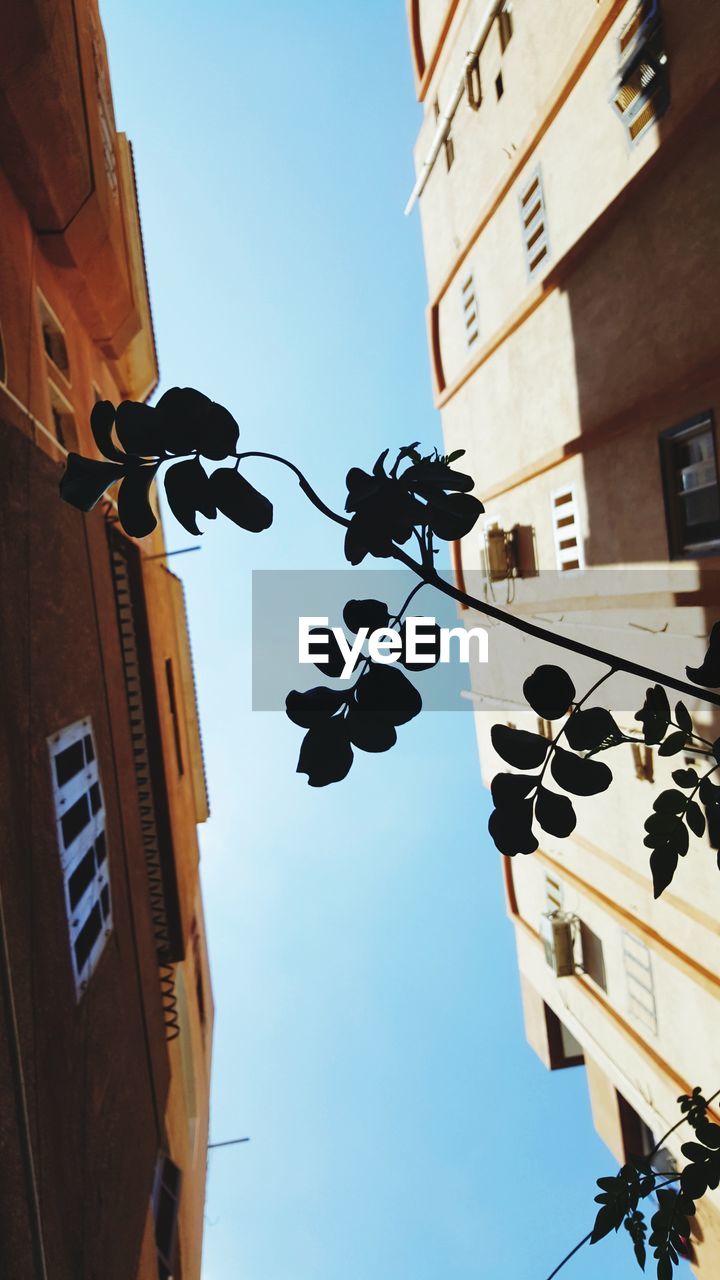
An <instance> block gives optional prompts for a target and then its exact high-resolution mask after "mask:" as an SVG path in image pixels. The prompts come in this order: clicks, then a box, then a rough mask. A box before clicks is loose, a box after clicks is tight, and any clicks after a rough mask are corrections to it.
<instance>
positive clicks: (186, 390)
mask: <svg viewBox="0 0 720 1280" xmlns="http://www.w3.org/2000/svg"><path fill="white" fill-rule="evenodd" d="M155 412H156V414H157V416H158V421H159V423H160V425H161V429H162V432H163V440H164V441H165V447H166V449H167V450H168V451H169V452H170V453H194V452H196V451H197V452H199V453H201V454H202V455H203V457H204V458H211V459H212V460H213V461H215V462H221V461H222V460H223V458H227V457H228V456H229V455H230V454H232V453H234V451H235V448H236V446H237V441H238V435H239V427H238V424H237V422H236V421H235V419H234V418H233V416H232V414H231V413H230V412H229V411H228V410H227V409H226V408H225V407H224V406H223V405H221V404H216V403H215V401H214V400H211V399H210V397H209V396H206V395H203V393H202V392H201V391H196V390H195V388H194V387H171V388H170V389H169V391H166V392H165V394H164V395H163V396H161V397H160V399H159V400H158V402H157V404H156V406H155Z"/></svg>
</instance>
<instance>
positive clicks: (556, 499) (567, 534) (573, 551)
mask: <svg viewBox="0 0 720 1280" xmlns="http://www.w3.org/2000/svg"><path fill="white" fill-rule="evenodd" d="M551 502H552V519H553V535H554V538H555V560H556V563H557V567H558V569H560V570H561V572H567V570H568V569H584V568H585V555H584V552H583V548H582V543H581V538H580V522H579V520H578V509H577V502H576V501H575V488H574V486H573V485H568V487H567V489H556V491H555V493H553V494H552V497H551Z"/></svg>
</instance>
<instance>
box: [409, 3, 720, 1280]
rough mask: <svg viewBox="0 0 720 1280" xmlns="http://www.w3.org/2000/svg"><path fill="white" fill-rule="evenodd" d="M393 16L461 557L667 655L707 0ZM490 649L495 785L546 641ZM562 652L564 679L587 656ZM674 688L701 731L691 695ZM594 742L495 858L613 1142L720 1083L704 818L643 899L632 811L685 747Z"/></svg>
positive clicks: (695, 326)
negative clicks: (553, 811) (568, 779)
mask: <svg viewBox="0 0 720 1280" xmlns="http://www.w3.org/2000/svg"><path fill="white" fill-rule="evenodd" d="M408 20H409V28H410V37H411V47H412V52H413V58H414V64H415V72H416V84H417V91H418V96H419V98H420V100H421V101H422V102H423V103H424V106H425V115H424V119H423V123H422V125H421V128H420V132H419V136H418V140H417V145H416V150H415V162H416V174H417V182H416V185H415V188H414V191H413V193H412V195H411V197H410V200H409V202H408V212H410V210H411V209H412V207H413V206H414V204H415V203H416V202H417V203H419V206H420V214H421V219H422V228H423V237H424V246H425V257H426V264H427V275H428V285H429V298H430V301H429V306H428V313H427V314H428V339H429V347H430V358H431V368H432V376H433V384H434V394H435V401H436V404H437V407H438V408H439V409H440V410H441V413H442V421H443V429H444V435H445V440H446V444H447V447H448V449H456V448H464V449H466V450H467V458H466V460H464V461H465V462H466V463H467V467H466V469H467V470H468V471H470V472H471V473H472V474H473V475H474V476H475V477H476V480H477V492H478V495H479V496H480V497H482V498H483V500H484V501H485V503H486V507H487V512H486V516H485V517H484V519H483V522H482V527H480V526H478V527H477V528H476V529H475V530H474V531H473V532H472V533H471V534H470V535H469V536H468V537H467V538H466V539H464V540H463V543H462V544H460V545H459V546H456V548H455V571H456V574H457V576H458V578H459V579H460V580H461V581H462V580H464V582H465V584H466V588H467V590H468V591H470V592H471V593H472V594H474V595H476V596H478V595H480V596H482V595H485V596H486V598H487V599H488V600H491V601H493V602H494V603H496V604H499V605H502V606H505V605H507V606H508V607H509V608H510V609H512V610H513V611H514V612H516V613H519V614H522V615H523V616H525V617H527V618H532V619H534V620H536V621H541V622H542V623H543V624H545V625H547V626H549V627H551V628H552V629H555V630H556V631H558V632H561V631H562V632H564V633H565V634H568V635H572V636H574V637H576V638H577V639H580V640H583V641H586V642H589V643H591V644H594V645H596V646H599V647H602V648H603V649H605V650H608V651H610V652H613V651H614V652H618V653H623V654H626V655H627V656H629V657H633V658H635V659H636V660H638V661H640V662H644V663H645V664H647V665H650V666H652V667H654V668H656V669H659V670H661V671H666V672H669V673H674V674H676V675H678V676H680V677H682V675H683V670H684V665H685V663H686V662H688V661H691V660H692V659H694V658H695V657H698V658H699V656H700V654H701V652H702V651H703V650H704V637H705V636H706V635H707V633H708V631H709V628H710V624H711V623H712V621H713V620H714V619H715V617H716V616H717V609H718V600H719V599H720V597H718V593H717V591H716V589H715V582H716V580H717V579H716V577H715V573H716V571H717V569H718V567H719V564H720V562H719V561H718V555H719V554H720V488H719V484H718V466H717V455H716V417H717V412H718V408H719V407H720V361H719V360H718V356H719V355H720V339H719V337H718V335H719V334H720V323H719V321H720V301H719V298H720V290H719V289H718V280H717V274H718V263H719V262H720V128H719V127H718V126H719V124H720V83H719V76H718V60H717V50H718V48H720V10H718V8H717V6H715V5H710V4H707V3H705V0H661V2H660V0H643V2H642V3H640V4H638V3H637V0H629V2H627V0H620V2H618V0H548V3H546V4H543V5H538V4H533V3H531V2H530V0H513V2H512V3H510V2H509V0H506V2H505V3H490V4H488V3H485V2H482V0H449V2H448V0H408ZM465 617H466V619H468V620H470V621H471V622H472V623H473V624H475V625H477V623H479V622H480V621H481V618H480V617H479V616H475V614H473V613H472V612H468V613H466V614H465ZM494 641H495V642H496V643H495V646H494V648H493V642H494ZM490 652H491V662H490V665H489V666H488V667H486V668H477V669H475V670H474V671H473V672H472V680H473V689H472V692H471V695H470V696H472V698H473V700H474V701H475V704H476V723H477V729H478V740H479V744H480V756H481V762H482V771H483V776H484V778H485V780H486V781H487V782H488V783H489V781H490V780H491V778H492V777H493V775H494V774H495V773H497V772H499V771H500V770H502V769H504V768H506V767H507V766H505V765H504V764H503V762H502V761H501V760H500V759H499V758H498V757H497V756H496V755H495V753H494V752H493V749H492V746H491V742H490V726H491V725H492V724H493V723H494V722H497V721H498V720H504V721H506V722H512V723H514V724H517V725H518V726H523V727H530V728H533V729H537V728H538V725H537V721H536V717H535V716H534V715H532V713H530V712H529V710H528V708H527V706H526V704H524V702H523V695H522V683H523V680H524V678H525V677H526V676H527V675H528V674H529V673H530V672H531V671H532V669H533V667H534V666H535V665H537V664H538V663H539V662H548V661H549V662H552V661H558V660H559V661H563V659H562V658H560V659H558V655H557V653H556V652H553V650H552V649H551V648H550V647H545V646H541V645H537V644H535V643H533V644H532V645H531V644H530V643H529V642H527V641H526V640H524V639H519V638H518V637H517V636H516V635H511V634H509V633H508V629H507V628H505V629H504V630H503V632H502V643H501V642H500V635H499V633H498V632H497V630H496V629H493V630H491V633H490ZM564 665H567V666H568V668H569V669H570V670H571V672H572V673H573V677H574V679H575V682H576V686H577V689H578V691H579V693H580V692H584V690H585V689H587V688H588V687H589V686H590V684H591V683H592V682H593V680H594V679H597V678H598V676H599V675H600V674H601V672H602V668H598V667H597V666H591V664H588V663H582V662H579V661H576V660H575V659H572V660H570V661H568V662H567V663H564ZM643 695H644V686H643V684H642V683H637V682H635V683H632V682H629V683H623V682H622V681H621V682H619V683H617V684H613V685H608V687H607V689H606V690H603V691H600V692H599V693H598V698H597V702H598V703H602V702H604V703H605V705H608V706H611V707H612V708H613V710H614V713H615V715H616V718H617V719H618V721H619V723H620V724H621V726H622V727H623V728H626V729H628V730H637V728H638V726H637V724H636V723H635V722H634V721H633V711H634V710H635V709H636V708H637V707H639V706H640V704H641V703H642V700H643ZM498 708H500V710H498ZM690 709H691V711H693V712H694V713H695V712H696V713H697V722H698V724H699V726H701V728H700V731H701V732H705V734H706V736H707V737H709V738H711V739H713V738H714V737H716V736H717V727H716V726H715V727H714V728H713V725H712V717H711V716H710V713H709V710H708V708H707V707H702V706H697V707H695V706H692V705H690ZM703 726H704V727H703ZM540 728H541V731H542V730H543V729H544V731H545V732H547V726H540ZM605 758H607V760H608V763H609V764H610V766H611V768H612V769H613V771H614V774H615V782H614V785H613V787H612V789H611V790H610V791H609V792H608V793H607V795H606V796H600V797H596V798H594V799H591V800H587V801H580V802H578V804H577V808H578V814H579V820H578V825H577V828H576V830H575V832H574V833H573V836H572V837H571V838H570V839H568V840H564V841H560V840H556V839H553V838H552V837H543V839H542V842H541V846H540V849H539V850H538V852H537V853H535V854H534V855H533V856H531V857H526V858H523V857H516V858H514V859H504V873H505V882H506V889H507V894H506V897H507V908H508V912H509V914H510V917H511V919H512V921H513V924H514V928H515V934H516V941H517V952H518V964H519V969H520V979H521V988H522V997H523V1006H524V1011H525V1023H526V1032H527V1037H528V1040H529V1041H530V1044H531V1045H532V1046H533V1048H534V1049H535V1050H536V1052H537V1053H538V1054H539V1056H540V1057H541V1059H542V1060H543V1062H544V1063H545V1064H546V1066H547V1067H548V1068H550V1069H556V1068H559V1067H570V1066H574V1065H578V1064H582V1063H584V1065H585V1068H586V1072H587V1079H588V1086H589V1090H590V1096H591V1102H592V1109H593V1115H594V1119H595V1124H596V1127H597V1129H598V1132H599V1133H600V1135H601V1136H602V1137H603V1139H604V1140H605V1142H606V1143H607V1145H608V1146H609V1147H610V1149H611V1151H612V1152H613V1154H614V1155H615V1156H616V1157H617V1158H618V1160H622V1159H623V1158H624V1157H625V1156H626V1155H627V1154H629V1153H631V1152H633V1151H638V1150H640V1149H645V1150H649V1149H650V1148H651V1147H652V1146H653V1145H654V1140H655V1138H658V1137H660V1136H661V1135H662V1134H663V1133H664V1132H665V1131H666V1130H667V1129H668V1128H669V1127H670V1126H671V1125H672V1124H673V1123H674V1122H675V1120H676V1119H677V1118H678V1115H679V1111H678V1108H677V1104H676V1099H677V1096H678V1095H679V1094H680V1093H681V1092H686V1091H689V1090H690V1089H691V1088H692V1086H693V1085H695V1084H700V1085H702V1087H703V1089H704V1091H705V1092H706V1094H709V1093H711V1092H714V1091H715V1089H717V1088H720V1044H719V1043H718V1040H717V1037H715V1036H714V1034H713V1031H714V1027H715V1025H716V1021H717V1013H718V999H719V997H720V941H719V933H720V924H719V919H720V917H719V915H718V909H717V905H718V890H719V888H720V880H719V878H718V871H717V866H716V854H715V848H716V847H717V844H718V834H719V833H717V832H715V831H713V832H711V836H712V846H711V843H710V839H709V837H708V836H707V835H706V836H704V837H703V838H701V839H694V838H693V839H692V840H691V848H690V852H689V854H688V857H687V858H685V859H683V860H681V864H680V866H679V869H678V871H677V873H676V876H675V879H674V881H673V883H672V885H671V886H670V888H669V889H667V890H666V892H665V893H664V894H663V896H662V897H661V898H660V899H659V900H657V901H656V900H655V899H654V898H653V892H652V882H651V877H650V872H649V865H648V856H649V850H648V849H647V848H645V847H644V845H643V837H644V834H645V833H644V831H643V821H644V819H645V818H646V817H647V815H648V814H649V813H650V811H651V809H652V804H653V800H654V798H655V796H656V794H657V791H658V790H659V789H661V788H663V787H664V786H667V785H668V782H669V780H670V774H671V771H672V769H673V768H677V767H678V765H679V764H680V765H682V764H683V757H682V756H680V757H674V758H671V759H668V758H662V757H659V756H658V754H657V751H653V750H646V749H644V748H642V749H639V748H633V747H632V746H631V745H624V746H623V747H621V748H618V749H617V750H616V751H615V752H613V753H610V754H609V755H608V757H605ZM687 763H688V765H689V764H691V763H692V761H691V759H688V761H687ZM555 911H561V912H563V913H564V915H565V916H566V917H568V919H569V921H570V935H571V938H572V943H573V952H572V963H571V964H570V966H569V968H570V972H569V974H567V975H566V976H562V977H559V976H556V973H555V968H554V966H553V964H552V963H550V961H552V954H551V952H550V950H547V953H546V947H545V945H544V941H543V937H542V936H541V931H542V932H547V929H548V925H549V921H548V917H549V914H550V913H552V912H555ZM715 1116H716V1118H717V1113H715ZM651 1135H654V1137H653V1136H651ZM689 1136H690V1134H689V1131H688V1130H681V1131H680V1132H679V1133H678V1134H677V1135H674V1136H673V1138H672V1139H670V1141H669V1142H668V1148H669V1152H668V1155H667V1157H666V1158H667V1159H672V1158H673V1157H678V1155H679V1146H680V1143H681V1142H683V1141H687V1140H688V1137H689ZM601 1172H603V1171H602V1170H598V1174H600V1173H601ZM719 1203H720V1202H719V1201H718V1198H717V1195H716V1196H715V1198H714V1204H715V1206H717V1205H718V1204H719ZM692 1249H693V1260H694V1262H695V1264H696V1265H697V1267H698V1270H699V1273H700V1274H702V1275H707V1276H714V1275H717V1274H720V1216H719V1214H718V1208H717V1207H715V1208H713V1206H712V1205H711V1204H710V1203H709V1198H706V1200H705V1201H704V1202H703V1205H702V1210H701V1213H700V1214H699V1215H698V1220H697V1221H696V1223H695V1231H694V1240H693V1244H692Z"/></svg>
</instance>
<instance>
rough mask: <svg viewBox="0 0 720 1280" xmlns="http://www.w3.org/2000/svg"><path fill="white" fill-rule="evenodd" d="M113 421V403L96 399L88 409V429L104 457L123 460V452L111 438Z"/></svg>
mask: <svg viewBox="0 0 720 1280" xmlns="http://www.w3.org/2000/svg"><path fill="white" fill-rule="evenodd" d="M114 421H115V405H114V404H111V403H110V401H109V400H98V402H97V403H96V404H94V405H93V407H92V409H91V410H90V429H91V430H92V433H93V437H94V439H95V444H96V445H97V447H98V449H99V450H100V452H101V454H102V455H103V457H104V458H110V459H112V461H113V462H125V460H126V459H125V454H124V453H123V452H122V449H118V447H117V445H116V444H115V443H114V441H113V438H112V429H113V423H114Z"/></svg>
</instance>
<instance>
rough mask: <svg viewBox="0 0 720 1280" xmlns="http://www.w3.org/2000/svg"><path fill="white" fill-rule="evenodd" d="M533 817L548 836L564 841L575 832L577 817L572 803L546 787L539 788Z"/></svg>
mask: <svg viewBox="0 0 720 1280" xmlns="http://www.w3.org/2000/svg"><path fill="white" fill-rule="evenodd" d="M535 817H536V818H537V820H538V822H539V823H540V826H541V827H542V829H543V831H547V833H548V835H551V836H557V837H558V838H559V839H564V838H565V837H566V836H569V835H570V833H571V832H572V831H574V830H575V824H576V822H577V817H576V815H575V810H574V809H573V807H572V801H570V800H568V798H567V796H559V795H556V793H555V792H554V791H548V790H547V788H546V787H540V789H539V791H538V794H537V799H536V801H535Z"/></svg>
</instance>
